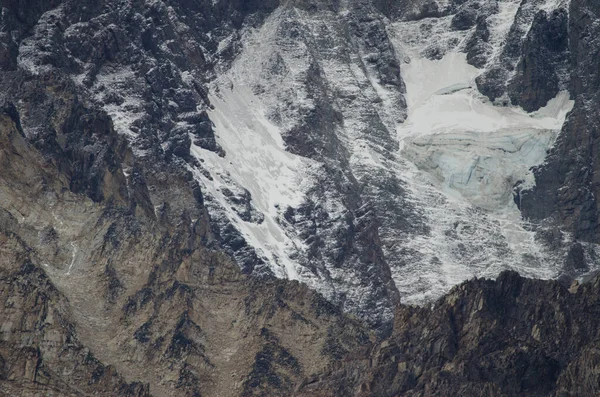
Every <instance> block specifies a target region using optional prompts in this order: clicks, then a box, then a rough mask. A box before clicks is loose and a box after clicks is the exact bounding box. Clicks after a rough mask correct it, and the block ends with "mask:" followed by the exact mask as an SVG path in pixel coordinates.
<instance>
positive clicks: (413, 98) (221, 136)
mask: <svg viewBox="0 0 600 397" xmlns="http://www.w3.org/2000/svg"><path fill="white" fill-rule="evenodd" d="M550 3H552V4H550ZM555 3H556V5H558V3H557V2H556V1H552V2H546V3H543V2H538V3H536V5H532V7H538V8H539V9H542V8H543V9H551V8H553V7H554V4H555ZM519 4H520V2H519V1H516V0H506V1H501V2H500V3H499V12H498V13H497V14H496V15H495V16H494V17H492V18H490V21H492V23H491V25H490V26H489V29H490V40H489V43H490V46H491V47H490V50H489V51H491V52H490V53H489V54H488V59H489V62H488V66H489V64H491V63H493V62H495V61H497V57H498V56H500V47H501V45H502V43H503V42H504V41H505V39H506V36H507V35H508V33H509V30H510V28H511V25H512V24H513V21H514V20H515V16H516V12H517V9H518V7H519ZM339 15H348V14H347V13H346V12H345V11H342V12H340V13H339V14H335V13H331V12H329V11H327V12H325V11H324V12H323V13H320V14H318V15H314V14H312V15H309V14H308V13H306V12H304V11H301V10H298V9H294V8H291V7H287V8H285V7H282V8H281V9H279V10H277V11H275V12H274V13H273V14H272V15H271V16H270V17H269V18H268V19H267V21H266V22H265V24H264V26H263V27H261V28H259V29H256V30H252V31H247V32H246V35H245V39H244V50H243V51H242V53H241V54H240V55H239V56H238V58H237V59H236V60H235V61H234V63H233V66H232V67H231V68H230V69H228V70H222V71H221V76H220V77H219V78H218V79H217V80H216V82H215V83H214V84H213V85H212V91H211V94H210V99H211V103H212V104H213V106H214V109H213V110H212V111H211V112H210V113H209V116H210V118H211V120H212V121H213V123H214V126H215V132H216V136H217V140H218V143H219V144H220V145H221V146H222V147H223V148H224V150H225V152H226V155H225V157H219V156H218V155H217V154H215V153H213V152H209V151H207V150H204V149H201V148H199V147H196V146H194V145H193V146H192V153H193V155H194V156H195V157H196V158H197V159H198V160H199V161H200V163H201V164H202V167H201V168H203V169H204V170H207V171H208V172H209V173H210V175H211V176H212V177H211V178H207V177H206V175H205V173H203V172H202V170H201V169H194V170H193V171H194V172H195V175H196V177H197V179H198V180H199V181H200V183H201V184H202V186H203V188H204V191H205V192H206V194H207V195H208V196H209V197H211V199H212V200H215V202H216V203H218V204H219V206H220V208H221V210H222V211H223V213H224V216H225V217H227V219H229V221H230V222H231V223H232V224H233V225H234V226H235V227H236V228H237V229H238V230H239V231H240V233H241V234H242V235H243V236H244V238H245V239H246V240H247V242H248V243H249V244H250V245H251V246H253V247H254V248H255V249H256V251H257V253H258V255H259V256H260V257H262V258H263V259H264V260H265V261H266V262H267V263H268V264H269V266H270V267H271V269H272V270H273V272H274V273H275V274H276V275H277V276H279V277H286V278H292V279H298V280H300V281H303V282H306V283H308V284H309V285H310V286H311V287H313V288H316V289H317V290H319V291H321V292H322V293H324V295H325V296H328V297H332V296H336V294H340V293H341V294H343V295H344V296H345V297H346V298H347V302H354V303H350V304H349V305H350V306H351V307H352V305H358V306H360V305H361V302H362V301H363V300H368V298H366V297H365V296H366V295H364V293H365V292H368V290H369V288H371V287H370V286H368V285H365V283H364V280H363V281H361V279H360V275H358V273H356V274H355V273H353V271H348V270H347V269H340V268H337V267H335V266H331V265H330V264H325V265H324V266H325V267H327V266H329V267H328V268H327V269H326V271H325V273H327V274H328V277H329V278H328V279H327V280H326V278H325V277H322V276H323V274H322V273H319V272H315V271H314V270H311V271H309V270H307V269H306V267H305V265H306V263H305V261H302V260H301V258H302V257H303V256H304V255H305V252H306V250H307V246H306V245H305V242H304V241H303V240H302V239H301V238H299V237H298V235H299V234H298V233H297V230H292V229H290V227H289V225H284V222H282V221H281V219H282V211H284V210H285V208H287V207H288V206H291V207H297V206H299V205H300V204H302V203H303V202H304V201H305V200H306V194H307V192H308V191H309V190H310V188H311V187H312V186H314V184H316V183H318V182H317V180H318V178H317V175H319V172H321V171H320V170H321V167H322V164H321V163H319V162H318V161H315V160H310V159H307V158H304V157H301V156H297V155H293V154H291V153H289V152H288V151H286V148H285V144H284V141H283V139H282V135H283V134H284V133H285V131H287V130H289V128H291V126H293V125H294V123H296V122H297V120H298V117H299V115H302V114H305V113H306V112H307V111H313V110H314V109H315V106H317V105H316V103H315V100H314V98H315V96H314V92H312V91H311V90H315V87H308V86H307V85H306V79H307V76H309V75H310V74H311V73H314V67H315V65H318V68H319V78H322V79H323V81H324V83H323V84H324V87H325V88H323V89H324V90H327V91H326V93H327V95H329V96H330V97H331V98H332V99H331V101H332V106H333V107H334V108H335V109H337V110H338V112H339V114H340V115H341V116H342V119H343V122H342V123H341V125H340V126H338V127H337V129H336V130H335V133H336V135H337V138H338V139H339V141H340V142H341V143H342V144H343V145H344V150H346V151H347V153H348V167H349V168H350V171H351V172H352V173H353V175H354V176H355V177H356V179H357V180H358V181H364V180H371V179H372V180H374V181H375V182H377V181H378V180H380V182H381V184H386V183H387V182H388V181H390V180H398V181H400V183H401V188H402V191H403V193H402V196H401V197H400V196H398V197H397V198H392V199H391V201H394V200H396V199H397V203H396V204H397V207H394V208H402V206H403V205H404V204H406V205H409V206H411V208H414V216H415V218H418V219H420V220H421V221H422V222H423V224H424V225H426V227H423V228H419V227H412V228H406V229H402V228H397V229H395V228H393V227H394V226H393V222H388V223H386V219H385V217H386V216H387V215H385V214H384V215H382V216H383V217H384V219H383V223H382V226H381V228H380V230H379V233H380V236H381V242H382V250H383V254H384V256H385V260H386V262H387V264H388V266H389V268H390V269H391V274H392V277H393V280H394V282H395V284H396V287H397V288H398V290H399V291H400V294H401V297H402V300H403V301H404V302H406V303H415V304H420V303H423V302H424V301H428V300H431V299H433V298H436V297H439V296H441V295H442V294H444V293H445V292H447V291H448V290H449V289H450V288H451V287H452V286H454V285H456V284H457V283H460V282H462V281H464V280H466V279H468V278H472V277H495V276H497V275H498V273H500V272H501V271H502V270H506V269H514V270H517V271H519V272H520V273H521V274H523V275H525V276H530V277H536V278H552V277H556V276H557V275H558V274H559V271H560V263H559V262H560V258H559V257H558V256H557V255H556V253H550V252H546V250H545V249H544V248H543V246H542V244H541V243H540V242H538V241H537V240H536V237H535V231H534V227H533V226H532V225H529V224H528V223H527V222H525V221H523V220H522V219H521V215H520V212H519V210H518V208H517V206H516V204H515V203H514V193H515V188H517V186H518V189H528V188H531V187H532V186H533V184H534V178H533V175H532V173H531V168H532V167H534V166H536V165H539V164H541V163H543V161H544V159H545V157H546V154H547V151H548V150H549V149H550V148H551V147H552V145H553V144H554V142H555V140H556V137H557V135H558V134H559V132H560V130H561V128H562V126H563V124H564V122H565V119H566V117H567V115H568V113H569V111H570V110H571V109H572V107H573V101H572V100H570V98H569V95H568V93H567V92H560V93H559V94H558V95H557V96H556V97H555V98H554V99H552V100H551V101H550V102H549V103H548V104H547V105H546V106H545V107H544V108H542V109H540V110H539V111H537V112H534V113H527V112H525V111H523V109H521V108H518V107H514V106H498V105H497V104H496V105H495V104H492V103H491V102H490V101H489V100H487V98H485V97H483V96H482V95H481V94H480V93H479V92H478V90H477V88H476V85H475V79H476V77H477V76H479V75H480V74H482V73H483V72H484V71H485V70H486V69H485V68H483V69H477V68H475V67H473V66H471V65H469V64H468V63H467V60H466V55H465V54H464V53H463V52H462V50H463V48H464V44H465V41H466V39H467V37H468V36H467V35H468V33H469V31H454V30H452V29H450V27H449V26H450V19H451V17H445V18H437V19H425V20H420V21H408V22H406V21H405V22H397V23H393V24H389V26H388V27H387V33H388V34H389V36H390V38H391V40H392V43H393V47H394V49H395V52H396V55H397V59H398V62H399V63H400V65H401V76H402V79H403V82H404V84H405V91H401V90H400V89H398V87H394V86H389V85H385V84H382V83H381V81H380V78H379V77H378V74H377V71H376V70H374V69H373V68H372V67H371V66H369V65H368V62H365V60H367V61H368V59H369V57H371V54H363V53H361V51H362V50H361V49H360V48H361V47H360V45H358V44H356V43H348V42H343V41H341V40H340V33H339V32H343V31H344V24H343V21H340V19H339ZM290 29H296V30H297V31H298V32H300V33H298V34H300V35H301V36H300V37H302V40H300V39H296V38H290V37H289V34H288V33H289V30H290ZM307 43H308V44H307ZM315 43H316V44H315ZM323 43H332V44H331V45H330V46H328V45H325V44H323ZM317 44H318V45H317ZM334 44H335V45H334ZM224 45H225V44H224ZM313 45H314V48H313ZM433 47H435V48H438V49H440V48H441V51H442V52H443V55H442V56H441V57H440V58H439V59H437V60H432V59H428V58H427V57H426V56H425V55H424V54H425V52H426V51H425V50H427V49H430V48H433ZM357 48H358V50H357ZM351 51H354V52H351ZM348 54H351V55H350V56H348ZM488 66H486V68H487V67H488ZM311 68H313V69H311ZM402 98H403V99H402ZM402 100H405V101H406V109H404V108H400V107H399V104H400V103H402ZM373 120H378V121H377V122H376V123H374V122H373ZM374 126H376V127H374ZM382 131H383V132H382ZM384 139H387V140H388V141H387V142H382V140H384ZM321 176H322V175H321ZM377 178H380V179H377ZM379 188H380V187H379V186H373V187H371V189H372V190H371V192H375V193H373V194H372V195H371V196H368V198H369V200H374V201H373V202H371V203H369V205H373V206H374V208H376V209H377V210H379V211H383V208H381V207H378V206H379V203H378V202H377V192H378V191H379ZM244 189H245V190H247V191H248V192H249V193H250V194H251V197H252V200H251V203H252V206H253V208H254V209H255V210H256V211H257V213H260V214H262V215H263V216H264V220H262V221H260V222H251V221H247V220H244V219H242V218H241V217H240V215H239V213H238V212H237V211H236V210H235V209H234V208H232V207H231V204H230V202H229V201H228V199H227V197H226V195H224V193H223V192H224V191H228V190H229V191H240V190H242V191H243V190H244ZM369 194H370V193H369ZM366 197H367V196H366ZM336 200H339V199H337V198H335V197H322V198H321V201H322V204H323V205H324V206H325V207H327V208H330V209H331V211H330V215H331V216H332V218H334V219H335V218H336V217H338V218H339V217H341V213H342V212H343V211H342V210H341V209H340V208H342V209H343V206H342V203H341V202H339V201H336ZM387 210H388V211H389V209H387ZM564 238H565V239H568V238H569V236H566V235H565V236H564ZM358 271H359V270H356V272H358ZM332 280H333V281H332ZM361 288H362V289H361Z"/></svg>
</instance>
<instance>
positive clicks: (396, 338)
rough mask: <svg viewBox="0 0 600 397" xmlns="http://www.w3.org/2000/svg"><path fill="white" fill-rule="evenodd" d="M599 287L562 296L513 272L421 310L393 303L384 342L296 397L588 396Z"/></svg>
mask: <svg viewBox="0 0 600 397" xmlns="http://www.w3.org/2000/svg"><path fill="white" fill-rule="evenodd" d="M599 285H600V284H598V279H596V280H595V281H593V282H591V283H589V284H584V285H580V286H578V285H574V286H572V287H571V288H570V289H569V290H567V288H566V287H564V286H562V285H560V284H558V283H556V282H547V281H534V280H528V279H524V278H521V277H519V276H518V275H517V274H516V273H513V272H506V273H503V274H502V275H500V277H499V278H498V280H496V281H489V280H474V281H470V282H467V283H465V284H463V285H461V286H458V287H456V288H455V289H453V290H452V291H451V292H450V293H449V294H448V295H446V296H445V297H444V298H442V299H440V300H439V301H437V302H436V303H435V305H433V306H432V307H430V308H414V307H400V308H399V309H398V311H397V313H396V322H395V326H394V331H393V333H392V336H391V337H390V339H388V340H386V341H383V342H381V343H378V344H375V345H373V346H372V347H371V349H370V350H369V353H368V355H362V356H361V354H354V355H350V356H348V357H347V358H346V359H345V360H344V361H342V362H339V363H336V365H335V366H334V367H333V368H332V369H331V370H330V372H328V373H327V374H326V375H324V376H323V375H321V377H319V378H314V379H313V380H312V382H313V383H311V384H308V385H306V386H305V387H304V391H303V393H304V394H302V395H306V396H309V395H317V396H321V395H322V396H334V395H339V394H336V392H335V391H333V390H343V391H344V393H345V394H344V395H359V396H372V395H374V396H396V395H402V396H452V395H468V396H514V395H520V396H521V395H522V396H575V395H595V394H597V393H598V390H599V389H598V383H597V381H598V379H597V374H593V371H594V370H593V368H595V366H596V365H597V364H596V362H597V347H596V345H597V341H598V336H599V335H598V324H596V321H597V320H596V319H595V318H593V319H592V318H591V317H595V316H593V315H592V313H594V312H595V309H594V308H595V307H596V305H597V302H598V297H599V296H600V295H598V287H599ZM338 388H339V389H338Z"/></svg>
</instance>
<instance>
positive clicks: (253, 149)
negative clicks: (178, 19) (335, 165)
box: [191, 78, 313, 279]
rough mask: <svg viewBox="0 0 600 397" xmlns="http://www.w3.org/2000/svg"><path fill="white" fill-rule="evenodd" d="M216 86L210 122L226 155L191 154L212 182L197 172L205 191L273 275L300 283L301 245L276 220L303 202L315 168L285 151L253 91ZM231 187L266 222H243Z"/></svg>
mask: <svg viewBox="0 0 600 397" xmlns="http://www.w3.org/2000/svg"><path fill="white" fill-rule="evenodd" d="M218 87H219V88H218V91H216V92H212V93H211V94H210V95H209V96H210V101H211V103H212V104H213V106H214V109H213V110H212V111H210V112H209V117H210V119H211V120H212V121H213V123H214V125H215V133H216V137H217V140H218V142H219V144H220V145H221V146H222V147H223V149H224V150H225V152H226V156H225V157H219V156H218V155H217V154H215V153H213V152H210V151H207V150H204V149H201V148H199V147H197V146H195V145H192V149H191V152H192V154H193V155H194V156H195V157H196V158H197V159H198V160H199V161H200V162H201V164H202V166H203V167H204V168H205V169H206V170H207V171H208V172H209V173H210V175H211V177H212V179H213V180H212V181H211V180H209V179H207V178H206V177H205V176H204V175H203V174H202V173H201V172H200V171H199V170H196V171H195V173H196V175H197V177H198V179H199V180H200V181H201V183H202V184H203V185H204V188H205V191H206V192H207V193H208V194H210V195H211V196H212V197H214V198H215V199H216V200H218V201H219V203H220V204H221V206H222V207H223V208H224V209H225V210H226V212H227V216H228V218H229V219H230V221H231V222H232V223H233V224H234V225H235V226H236V227H237V228H238V230H239V231H240V232H241V233H242V235H243V236H244V238H245V239H246V240H247V241H248V243H249V244H250V245H251V246H253V247H254V248H255V249H257V251H258V253H259V254H260V255H262V256H263V257H264V258H265V259H266V260H267V261H268V262H269V263H270V264H271V265H272V266H273V270H274V271H275V273H276V274H277V275H278V276H280V277H286V278H290V279H298V278H299V276H298V270H297V266H298V265H297V264H296V262H295V261H294V260H292V259H291V256H293V252H296V251H297V250H298V249H302V248H303V244H302V243H301V242H300V241H299V240H296V239H293V238H292V237H290V236H288V234H287V233H286V231H285V230H284V228H283V227H282V226H281V225H280V223H279V221H278V218H279V217H280V216H281V212H282V211H283V210H285V208H287V206H298V205H299V204H301V203H302V199H303V196H304V194H303V192H304V190H305V188H306V186H308V185H309V184H310V177H309V175H310V174H311V171H310V170H309V169H310V168H311V167H312V166H313V164H311V162H310V161H309V160H307V159H305V158H302V157H299V156H295V155H293V154H291V153H289V152H286V151H285V147H284V143H283V140H282V138H281V135H280V133H279V129H278V127H277V126H275V125H274V124H272V123H271V122H270V121H269V120H267V118H266V116H265V108H264V106H263V105H262V103H261V101H260V99H259V98H257V97H256V96H255V95H254V94H253V93H252V91H251V90H250V88H249V87H247V86H245V85H243V84H241V83H239V82H237V81H235V82H234V81H231V80H228V79H226V78H223V79H222V80H221V81H220V84H219V86H218ZM232 183H234V184H235V185H237V186H241V187H243V188H245V189H247V190H248V191H249V192H250V194H251V196H252V201H251V203H252V205H253V206H254V207H255V208H256V209H257V210H258V211H260V212H261V213H262V214H264V216H265V217H264V221H263V222H261V223H252V222H247V221H244V220H242V219H241V218H240V217H239V215H237V214H236V213H235V212H234V211H232V210H231V208H230V207H231V206H230V204H228V202H227V199H226V197H225V196H224V194H223V188H226V187H228V186H230V185H231V184H232Z"/></svg>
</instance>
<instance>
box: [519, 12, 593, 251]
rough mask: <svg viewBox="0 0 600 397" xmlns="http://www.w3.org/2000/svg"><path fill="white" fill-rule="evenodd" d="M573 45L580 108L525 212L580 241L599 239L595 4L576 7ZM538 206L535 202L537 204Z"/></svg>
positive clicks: (572, 61)
mask: <svg viewBox="0 0 600 397" xmlns="http://www.w3.org/2000/svg"><path fill="white" fill-rule="evenodd" d="M569 13H570V18H569V43H570V52H571V55H570V60H569V61H570V66H569V68H570V70H571V73H570V75H571V83H570V85H571V88H570V90H571V92H572V95H573V96H574V97H575V98H576V106H575V109H574V110H573V112H572V113H571V115H570V116H569V119H568V121H567V123H566V124H565V126H564V128H563V132H562V134H561V135H560V136H559V138H558V141H557V143H556V145H555V147H554V148H553V149H552V151H551V152H550V154H549V156H548V160H547V161H546V164H544V165H543V166H542V167H540V168H538V169H537V170H536V181H537V186H536V188H535V189H533V190H532V191H531V192H528V193H527V196H526V197H527V199H526V200H525V201H524V203H525V204H524V206H523V208H522V211H523V214H524V216H526V217H531V218H538V219H544V218H550V219H553V220H554V221H555V223H556V224H558V225H561V226H562V225H564V227H565V228H566V229H567V230H569V231H571V232H573V233H575V235H576V236H578V237H579V238H581V239H583V240H586V241H592V242H597V241H598V238H599V237H598V204H597V200H596V194H597V193H598V192H597V189H598V184H597V182H596V181H597V179H598V178H597V176H596V175H597V174H598V169H597V162H596V161H594V159H595V158H596V157H597V145H596V139H597V138H596V135H597V134H596V130H597V128H598V125H599V121H598V116H597V113H596V112H593V111H590V110H591V108H592V107H593V106H594V105H593V104H594V103H597V101H598V93H597V90H596V89H595V88H593V87H597V83H598V78H599V75H598V65H597V62H598V59H597V57H595V56H590V54H596V53H597V52H598V49H599V48H600V47H599V46H600V43H599V42H598V40H597V39H595V38H594V37H595V34H594V32H596V30H597V29H598V27H597V24H596V23H594V22H592V21H595V20H597V18H598V16H599V15H600V9H599V8H598V5H597V4H596V3H593V2H586V1H573V2H571V7H570V11H569ZM534 203H535V204H534Z"/></svg>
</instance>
